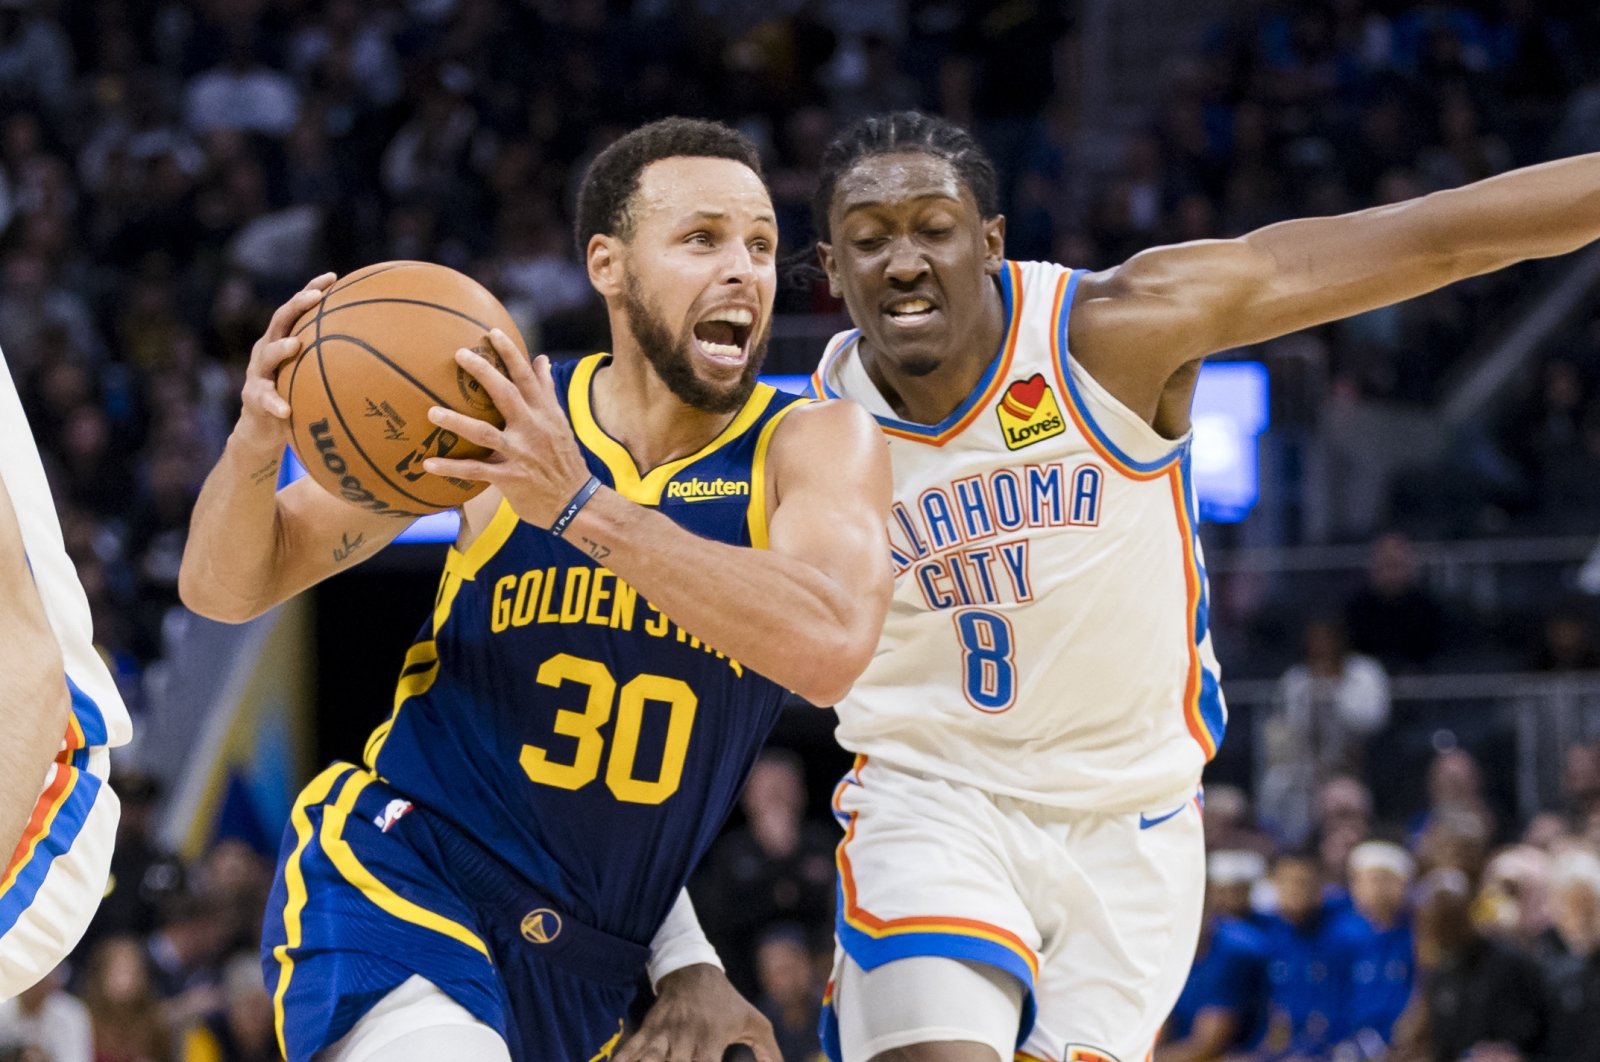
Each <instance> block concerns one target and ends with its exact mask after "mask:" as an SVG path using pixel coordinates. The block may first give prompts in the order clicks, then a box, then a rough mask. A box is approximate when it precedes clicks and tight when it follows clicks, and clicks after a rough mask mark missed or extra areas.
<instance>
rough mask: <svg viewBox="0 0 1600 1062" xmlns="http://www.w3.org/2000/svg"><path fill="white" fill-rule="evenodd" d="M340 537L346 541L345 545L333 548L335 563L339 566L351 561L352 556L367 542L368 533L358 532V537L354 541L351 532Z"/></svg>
mask: <svg viewBox="0 0 1600 1062" xmlns="http://www.w3.org/2000/svg"><path fill="white" fill-rule="evenodd" d="M340 537H341V538H343V539H344V542H343V544H342V545H338V546H335V547H333V559H334V562H335V563H338V564H342V563H343V562H345V561H347V560H349V559H350V554H352V553H354V552H355V551H356V550H358V549H360V548H361V544H362V543H363V542H365V541H366V540H367V536H366V532H364V531H358V532H356V537H355V538H353V539H352V538H351V537H350V532H348V531H346V532H345V533H344V534H343V535H341V536H340Z"/></svg>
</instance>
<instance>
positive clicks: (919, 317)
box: [883, 295, 939, 328]
mask: <svg viewBox="0 0 1600 1062" xmlns="http://www.w3.org/2000/svg"><path fill="white" fill-rule="evenodd" d="M938 314H939V307H938V306H936V305H935V304H934V302H933V300H931V299H928V298H926V297H925V296H922V295H901V296H898V297H896V298H893V299H890V300H889V301H888V302H887V303H885V304H884V307H883V316H884V317H886V318H888V320H889V323H890V324H892V325H894V326H895V327H896V328H916V327H918V326H919V325H924V324H927V323H928V322H929V321H932V320H933V319H934V318H935V317H936V316H938Z"/></svg>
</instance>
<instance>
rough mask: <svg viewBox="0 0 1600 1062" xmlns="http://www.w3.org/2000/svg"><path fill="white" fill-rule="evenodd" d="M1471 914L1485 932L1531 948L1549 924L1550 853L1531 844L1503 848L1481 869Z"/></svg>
mask: <svg viewBox="0 0 1600 1062" xmlns="http://www.w3.org/2000/svg"><path fill="white" fill-rule="evenodd" d="M1473 918H1474V919H1475V920H1476V921H1477V923H1478V925H1479V927H1480V928H1481V929H1482V930H1483V932H1484V934H1485V935H1487V936H1492V937H1494V938H1496V939H1497V940H1501V941H1503V942H1505V943H1507V944H1510V945H1511V946H1512V947H1514V948H1518V949H1521V950H1525V951H1532V950H1533V949H1534V948H1535V947H1536V946H1537V945H1538V943H1539V942H1540V939H1541V937H1542V936H1543V935H1544V933H1545V932H1546V931H1547V930H1548V929H1549V928H1550V855H1549V853H1547V852H1545V851H1543V850H1541V849H1539V848H1534V847H1532V846H1531V845H1526V844H1518V845H1511V846H1510V847H1507V848H1502V849H1500V851H1498V852H1496V853H1495V854H1494V857H1493V858H1491V859H1490V860H1489V865H1488V866H1487V867H1485V868H1484V871H1483V886H1482V888H1480V889H1479V890H1478V898H1477V900H1476V901H1474V903H1473Z"/></svg>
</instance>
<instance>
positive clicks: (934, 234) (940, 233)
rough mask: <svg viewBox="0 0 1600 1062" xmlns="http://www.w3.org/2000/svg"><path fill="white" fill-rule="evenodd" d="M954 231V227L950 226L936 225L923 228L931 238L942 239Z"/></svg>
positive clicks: (925, 234)
mask: <svg viewBox="0 0 1600 1062" xmlns="http://www.w3.org/2000/svg"><path fill="white" fill-rule="evenodd" d="M954 231H955V230H954V229H952V228H948V227H935V228H926V229H923V230H922V234H923V235H924V236H926V237H928V239H930V240H942V239H944V238H945V237H946V236H948V235H950V234H951V233H952V232H954Z"/></svg>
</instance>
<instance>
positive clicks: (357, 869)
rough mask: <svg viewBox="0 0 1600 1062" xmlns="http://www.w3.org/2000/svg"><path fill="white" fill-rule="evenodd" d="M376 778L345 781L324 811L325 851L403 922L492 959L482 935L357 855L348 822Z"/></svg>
mask: <svg viewBox="0 0 1600 1062" xmlns="http://www.w3.org/2000/svg"><path fill="white" fill-rule="evenodd" d="M373 781H374V778H373V776H372V775H371V774H368V773H367V772H365V771H362V772H360V773H358V774H356V775H355V776H353V777H352V778H351V779H350V780H349V781H348V782H346V783H345V786H344V789H342V790H341V791H340V793H339V799H338V800H337V801H335V803H334V805H333V806H332V807H330V808H328V809H327V810H325V811H324V812H323V813H322V834H321V840H322V850H323V851H324V852H326V853H327V855H328V858H329V859H330V860H332V861H333V865H334V867H335V868H336V869H337V870H338V871H339V873H340V874H341V875H342V876H343V877H344V879H345V880H346V881H348V882H349V883H350V884H352V885H354V886H355V887H356V888H358V889H360V890H361V893H362V895H364V896H365V897H366V898H367V899H369V900H371V901H372V902H373V903H375V904H377V905H378V906H379V907H381V908H382V909H383V910H385V911H387V912H388V913H389V914H391V915H393V916H394V917H396V918H398V919H400V920H401V921H402V922H410V923H411V924H412V925H415V926H421V927H422V928H424V929H431V930H433V931H434V932H435V933H441V934H443V935H444V936H447V937H449V938H450V939H451V940H455V941H459V942H460V943H462V944H465V945H466V946H467V947H469V948H472V949H473V950H474V951H477V952H480V953H481V954H482V955H483V957H484V958H486V959H487V958H489V948H488V946H487V945H485V944H484V942H483V941H482V940H481V939H479V937H478V934H476V933H474V932H473V931H472V930H470V929H468V928H467V927H466V926H464V925H462V924H461V923H460V922H457V921H456V920H455V919H453V918H446V917H445V916H444V915H442V914H439V913H438V912H437V911H430V910H428V909H427V908H426V907H422V906H420V905H418V904H415V903H412V902H411V901H410V900H408V899H406V898H405V897H404V896H401V895H400V894H399V893H397V892H395V891H394V890H393V889H391V888H389V886H387V885H385V884H384V883H383V882H381V881H379V880H378V879H377V878H376V877H374V876H373V874H372V871H370V870H368V869H367V868H366V867H365V866H364V865H362V863H361V860H360V859H357V858H356V854H355V852H354V851H353V850H351V848H350V842H348V841H346V840H345V839H344V827H345V822H346V820H347V819H348V818H349V817H350V809H351V808H353V807H355V803H356V797H358V796H360V795H361V791H362V790H363V789H365V788H366V787H367V786H369V785H371V784H372V783H373ZM491 961H493V960H491Z"/></svg>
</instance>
